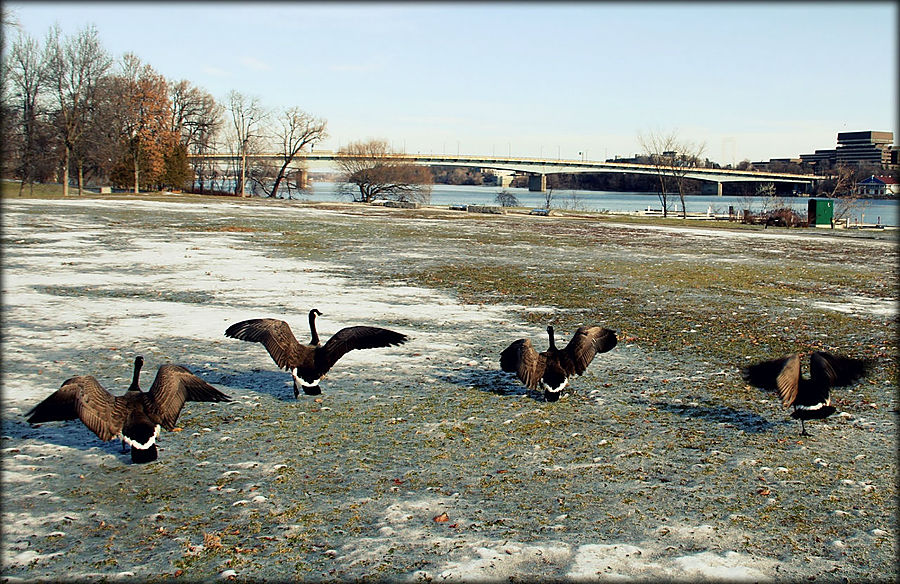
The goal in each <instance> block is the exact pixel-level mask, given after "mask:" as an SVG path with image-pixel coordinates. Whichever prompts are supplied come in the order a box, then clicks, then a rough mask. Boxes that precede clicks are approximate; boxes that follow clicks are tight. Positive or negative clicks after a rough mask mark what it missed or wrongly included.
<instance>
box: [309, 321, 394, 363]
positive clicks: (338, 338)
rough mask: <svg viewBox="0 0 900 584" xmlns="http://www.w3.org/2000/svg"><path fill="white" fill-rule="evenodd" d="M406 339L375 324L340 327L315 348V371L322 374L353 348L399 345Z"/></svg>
mask: <svg viewBox="0 0 900 584" xmlns="http://www.w3.org/2000/svg"><path fill="white" fill-rule="evenodd" d="M408 340H409V337H407V336H406V335H404V334H402V333H398V332H395V331H392V330H388V329H385V328H379V327H375V326H348V327H346V328H342V329H341V330H339V331H338V332H336V333H334V336H332V337H331V338H330V339H328V341H327V342H326V343H325V344H324V345H322V346H321V347H320V348H319V349H317V350H316V357H315V365H316V371H317V372H318V373H319V375H324V374H325V373H326V372H327V371H328V370H329V369H331V368H332V367H333V366H334V364H335V363H337V362H338V359H340V358H341V357H343V356H344V355H346V354H347V353H349V352H350V351H352V350H354V349H375V348H378V347H390V346H393V345H401V344H403V343H405V342H406V341H408Z"/></svg>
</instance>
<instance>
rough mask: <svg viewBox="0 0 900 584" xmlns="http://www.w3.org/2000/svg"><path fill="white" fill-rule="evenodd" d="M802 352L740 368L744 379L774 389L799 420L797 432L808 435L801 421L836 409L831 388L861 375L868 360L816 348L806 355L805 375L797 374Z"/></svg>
mask: <svg viewBox="0 0 900 584" xmlns="http://www.w3.org/2000/svg"><path fill="white" fill-rule="evenodd" d="M802 357H803V355H801V354H800V353H794V354H792V355H788V356H786V357H782V358H779V359H770V360H767V361H760V362H758V363H755V364H753V365H750V366H748V367H745V368H743V369H742V371H741V374H742V376H743V378H744V380H745V381H747V382H748V383H750V384H751V385H754V386H756V387H759V388H761V389H765V390H769V391H774V392H776V393H777V394H778V397H780V398H781V403H782V405H783V406H784V407H786V408H787V407H791V406H793V408H794V411H793V412H791V417H792V418H794V419H797V420H800V435H801V436H809V434H808V433H807V432H806V424H805V423H804V421H805V420H821V419H824V418H827V417H828V416H830V415H831V414H833V413H834V412H835V411H836V410H835V408H834V406H832V405H831V388H832V387H838V386H844V385H850V384H851V383H853V382H855V381H856V380H857V379H860V378H861V377H864V376H865V375H866V374H867V372H868V369H869V363H868V362H867V361H865V360H863V359H854V358H851V357H842V356H839V355H832V354H831V353H828V352H826V351H816V352H814V353H812V354H810V356H809V373H810V376H809V378H805V377H803V375H802V373H801V359H802Z"/></svg>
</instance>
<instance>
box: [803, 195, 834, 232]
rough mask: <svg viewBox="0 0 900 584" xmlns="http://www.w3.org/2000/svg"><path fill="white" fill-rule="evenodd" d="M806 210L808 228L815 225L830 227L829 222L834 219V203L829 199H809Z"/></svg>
mask: <svg viewBox="0 0 900 584" xmlns="http://www.w3.org/2000/svg"><path fill="white" fill-rule="evenodd" d="M807 210H808V214H807V219H808V221H809V226H810V227H815V226H817V225H827V226H829V227H831V220H832V219H833V218H834V201H832V200H831V199H810V200H809V206H808V207H807Z"/></svg>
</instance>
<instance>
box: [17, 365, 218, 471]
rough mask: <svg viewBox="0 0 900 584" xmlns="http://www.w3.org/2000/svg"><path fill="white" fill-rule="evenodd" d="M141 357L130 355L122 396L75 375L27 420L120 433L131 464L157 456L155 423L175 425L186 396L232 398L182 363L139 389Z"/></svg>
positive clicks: (107, 435)
mask: <svg viewBox="0 0 900 584" xmlns="http://www.w3.org/2000/svg"><path fill="white" fill-rule="evenodd" d="M143 363H144V359H143V358H142V357H136V358H135V360H134V376H133V378H132V381H131V385H130V386H129V388H128V391H126V392H125V394H124V395H121V396H114V395H112V394H110V393H109V392H108V391H107V390H106V389H104V387H103V386H102V385H100V382H98V381H97V380H96V379H95V378H94V377H93V376H91V375H79V376H76V377H72V378H69V379H67V380H66V381H64V382H63V384H62V386H60V388H59V389H58V390H56V391H55V392H54V393H52V394H51V395H50V396H49V397H47V398H46V399H45V400H43V401H42V402H41V403H39V404H38V405H36V406H35V407H34V408H32V409H31V411H29V412H28V413H27V414H25V415H26V416H27V419H28V423H30V424H39V423H41V422H50V421H58V420H76V419H80V420H81V421H82V422H83V423H84V425H85V426H87V427H88V428H89V429H90V430H91V431H92V432H93V433H94V434H96V435H97V437H98V438H100V439H101V440H103V441H106V440H112V439H113V438H116V437H121V438H122V441H123V446H124V445H125V444H127V445H128V446H130V447H131V460H132V462H135V463H143V462H151V461H153V460H156V459H157V456H158V450H157V447H156V438H157V437H158V436H159V428H160V427H163V428H165V429H166V430H170V431H171V430H173V429H174V428H175V422H176V421H177V420H178V416H179V414H180V413H181V409H182V408H183V407H184V403H185V402H186V401H207V402H222V401H226V402H227V401H231V398H229V397H228V396H227V395H225V394H224V393H222V392H221V391H219V390H218V389H216V388H215V387H213V386H212V385H210V384H208V383H207V382H205V381H203V380H202V379H200V378H199V377H197V376H196V375H194V374H193V373H191V372H190V371H189V370H187V369H186V368H184V367H181V366H180V365H162V366H160V368H159V370H158V371H157V372H156V379H154V381H153V385H152V386H151V387H150V391H148V392H143V391H141V388H140V385H139V378H140V373H141V366H142V365H143Z"/></svg>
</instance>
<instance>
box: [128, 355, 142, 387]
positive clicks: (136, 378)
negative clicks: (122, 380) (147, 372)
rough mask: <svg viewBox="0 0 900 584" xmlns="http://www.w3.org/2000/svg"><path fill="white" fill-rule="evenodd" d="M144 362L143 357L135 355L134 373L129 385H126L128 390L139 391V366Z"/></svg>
mask: <svg viewBox="0 0 900 584" xmlns="http://www.w3.org/2000/svg"><path fill="white" fill-rule="evenodd" d="M143 364H144V359H143V357H135V359H134V375H133V376H132V378H131V385H130V386H128V391H141V385H140V378H141V366H142V365H143Z"/></svg>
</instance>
